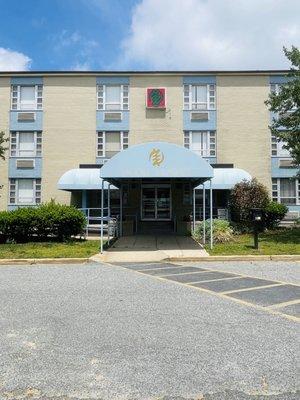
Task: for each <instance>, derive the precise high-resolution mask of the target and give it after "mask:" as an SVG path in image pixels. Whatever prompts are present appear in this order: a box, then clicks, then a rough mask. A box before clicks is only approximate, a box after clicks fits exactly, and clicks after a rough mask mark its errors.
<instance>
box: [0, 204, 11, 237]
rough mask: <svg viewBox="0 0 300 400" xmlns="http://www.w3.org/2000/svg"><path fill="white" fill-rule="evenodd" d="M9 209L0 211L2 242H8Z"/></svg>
mask: <svg viewBox="0 0 300 400" xmlns="http://www.w3.org/2000/svg"><path fill="white" fill-rule="evenodd" d="M9 216H10V213H9V211H2V212H0V243H6V241H7V239H8V237H9V222H8V220H9Z"/></svg>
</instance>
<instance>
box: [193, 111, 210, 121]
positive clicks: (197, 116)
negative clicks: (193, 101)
mask: <svg viewBox="0 0 300 400" xmlns="http://www.w3.org/2000/svg"><path fill="white" fill-rule="evenodd" d="M208 117H209V114H208V112H206V111H205V112H203V111H193V112H191V121H208V119H209V118H208Z"/></svg>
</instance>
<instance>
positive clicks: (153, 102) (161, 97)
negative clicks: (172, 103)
mask: <svg viewBox="0 0 300 400" xmlns="http://www.w3.org/2000/svg"><path fill="white" fill-rule="evenodd" d="M146 106H147V108H166V89H165V88H147V97H146Z"/></svg>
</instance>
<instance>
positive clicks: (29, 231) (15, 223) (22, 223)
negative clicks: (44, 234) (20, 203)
mask: <svg viewBox="0 0 300 400" xmlns="http://www.w3.org/2000/svg"><path fill="white" fill-rule="evenodd" d="M34 223H35V209H34V208H33V207H24V208H18V209H16V210H13V211H9V212H8V221H7V227H8V236H9V239H10V240H13V241H15V242H17V243H26V242H28V241H29V240H30V238H31V237H32V236H33V234H34V230H35V229H34Z"/></svg>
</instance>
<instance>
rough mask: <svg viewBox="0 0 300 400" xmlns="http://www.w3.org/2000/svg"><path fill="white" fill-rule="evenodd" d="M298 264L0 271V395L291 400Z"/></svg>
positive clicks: (294, 393) (295, 379) (295, 372)
mask: <svg viewBox="0 0 300 400" xmlns="http://www.w3.org/2000/svg"><path fill="white" fill-rule="evenodd" d="M299 267H300V265H299V263H283V262H273V263H272V262H269V263H268V262H264V263H214V264H212V263H206V264H203V263H201V264H189V265H188V264H184V265H177V264H151V265H149V264H123V265H108V264H106V265H105V264H103V265H101V264H86V265H65V266H64V265H49V266H47V265H41V266H39V265H36V266H1V267H0V304H1V307H0V399H27V398H33V399H34V398H35V399H52V400H53V399H60V400H62V399H79V398H80V399H104V400H106V399H107V400H112V399H118V400H121V399H128V400H129V399H134V400H137V399H143V400H144V399H145V400H146V399H147V400H149V399H153V400H154V399H156V400H157V399H176V400H179V399H197V400H200V399H203V398H204V399H208V400H219V399H220V400H221V399H222V400H227V399H228V400H229V399H233V400H234V399H242V400H243V399H247V400H248V399H249V400H250V399H259V400H262V399H269V400H270V399H276V400H294V399H295V400H296V399H299V395H300V393H299V391H298V392H297V390H299V387H298V383H297V382H298V381H299V379H298V377H299V376H298V370H297V360H299V323H298V317H299V308H298V307H299V297H300V296H299V270H300V268H299Z"/></svg>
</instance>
